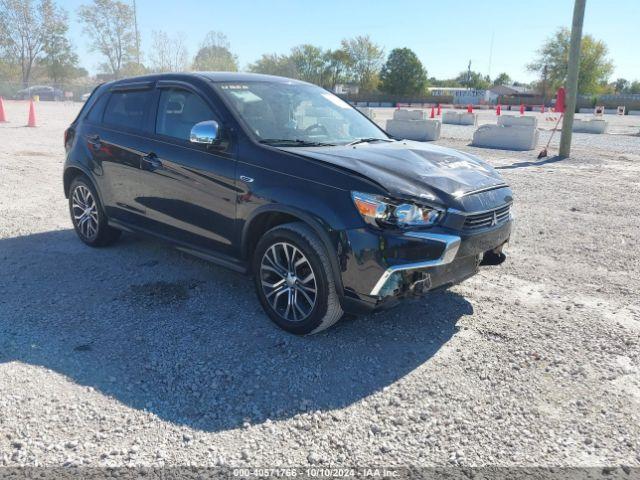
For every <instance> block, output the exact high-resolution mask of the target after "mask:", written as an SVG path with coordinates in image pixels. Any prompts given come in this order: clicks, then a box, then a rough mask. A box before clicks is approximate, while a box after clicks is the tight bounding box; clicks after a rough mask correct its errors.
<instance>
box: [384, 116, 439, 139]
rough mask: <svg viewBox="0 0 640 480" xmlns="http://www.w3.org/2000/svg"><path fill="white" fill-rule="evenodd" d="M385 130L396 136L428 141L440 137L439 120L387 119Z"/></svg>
mask: <svg viewBox="0 0 640 480" xmlns="http://www.w3.org/2000/svg"><path fill="white" fill-rule="evenodd" d="M387 132H388V133H389V134H390V135H393V136H394V137H398V138H406V139H407V140H417V141H419V142H429V141H432V140H438V139H439V138H440V121H439V120H426V119H425V120H396V119H394V120H387Z"/></svg>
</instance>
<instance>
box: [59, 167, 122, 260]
mask: <svg viewBox="0 0 640 480" xmlns="http://www.w3.org/2000/svg"><path fill="white" fill-rule="evenodd" d="M69 213H70V215H71V221H72V222H73V228H74V229H75V231H76V234H77V235H78V237H79V238H80V240H82V241H83V242H84V243H86V244H87V245H89V246H90V247H106V246H107V245H111V244H112V243H114V242H115V241H116V240H118V238H120V234H121V233H122V232H121V231H120V230H118V229H116V228H113V227H111V226H109V224H108V220H107V215H106V214H105V213H104V208H103V207H102V204H101V203H100V197H98V192H97V191H96V189H95V187H94V186H93V184H92V183H91V181H90V180H89V179H88V178H87V177H86V176H84V175H79V176H77V177H76V178H74V179H73V181H72V182H71V186H70V187H69Z"/></svg>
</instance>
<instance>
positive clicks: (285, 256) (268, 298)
mask: <svg viewBox="0 0 640 480" xmlns="http://www.w3.org/2000/svg"><path fill="white" fill-rule="evenodd" d="M253 273H254V280H255V286H256V292H257V294H258V298H259V299H260V303H261V304H262V307H263V308H264V310H265V311H266V313H267V315H269V317H270V318H271V320H273V322H274V323H276V325H278V326H279V327H280V328H282V329H283V330H286V331H287V332H290V333H294V334H296V335H307V334H311V333H317V332H320V331H322V330H324V329H326V328H329V327H330V326H331V325H333V324H334V323H336V322H337V321H338V320H340V318H341V317H342V315H343V311H342V308H341V306H340V301H339V299H338V294H337V292H336V287H335V281H334V278H333V270H332V267H331V263H330V262H329V258H328V256H327V252H326V249H325V248H324V245H323V244H322V242H321V241H320V239H319V238H318V236H317V235H316V233H315V232H314V231H313V230H312V229H311V228H309V227H308V226H307V225H305V224H304V223H287V224H284V225H279V226H277V227H275V228H272V229H271V230H269V231H268V232H266V233H265V234H264V235H263V236H262V238H261V239H260V241H259V242H258V245H257V246H256V250H255V252H254V259H253Z"/></svg>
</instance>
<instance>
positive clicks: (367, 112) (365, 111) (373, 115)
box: [356, 107, 376, 120]
mask: <svg viewBox="0 0 640 480" xmlns="http://www.w3.org/2000/svg"><path fill="white" fill-rule="evenodd" d="M356 108H357V109H358V110H360V111H361V112H362V113H363V114H365V115H366V116H367V117H369V118H370V119H371V120H374V119H375V118H376V111H375V110H374V109H373V108H370V107H356Z"/></svg>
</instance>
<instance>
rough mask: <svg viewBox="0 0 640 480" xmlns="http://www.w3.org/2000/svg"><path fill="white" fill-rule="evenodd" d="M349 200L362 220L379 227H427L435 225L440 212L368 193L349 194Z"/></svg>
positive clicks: (440, 214) (435, 209)
mask: <svg viewBox="0 0 640 480" xmlns="http://www.w3.org/2000/svg"><path fill="white" fill-rule="evenodd" d="M351 198H352V199H353V203H354V204H355V206H356V209H357V210H358V212H359V213H360V215H362V218H364V220H365V221H366V222H368V223H373V224H377V225H380V226H384V225H392V226H397V227H428V226H431V225H434V224H436V223H437V222H438V221H439V220H440V218H441V216H442V210H439V209H437V208H434V207H428V206H425V205H417V204H415V203H408V202H405V203H399V202H394V201H393V200H390V199H387V198H384V197H382V196H380V195H372V194H370V193H362V192H351Z"/></svg>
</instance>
